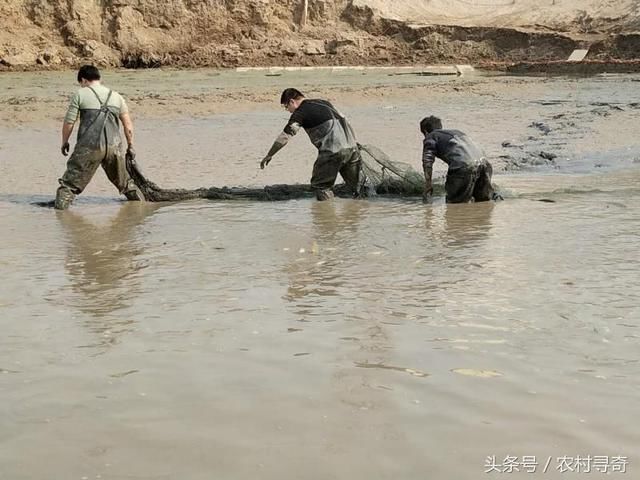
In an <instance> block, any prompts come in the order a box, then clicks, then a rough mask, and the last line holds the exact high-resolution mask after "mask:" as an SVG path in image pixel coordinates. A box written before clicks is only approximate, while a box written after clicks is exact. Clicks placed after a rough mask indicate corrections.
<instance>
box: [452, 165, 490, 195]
mask: <svg viewBox="0 0 640 480" xmlns="http://www.w3.org/2000/svg"><path fill="white" fill-rule="evenodd" d="M492 175H493V167H492V166H491V164H490V163H489V162H487V161H486V160H482V161H481V162H480V163H479V164H478V165H477V166H475V167H472V168H458V169H456V170H454V171H449V172H447V181H446V182H445V184H444V189H445V191H446V193H447V203H467V202H470V201H471V200H474V201H476V202H487V201H489V200H491V199H493V196H494V190H493V187H492V186H491V176H492Z"/></svg>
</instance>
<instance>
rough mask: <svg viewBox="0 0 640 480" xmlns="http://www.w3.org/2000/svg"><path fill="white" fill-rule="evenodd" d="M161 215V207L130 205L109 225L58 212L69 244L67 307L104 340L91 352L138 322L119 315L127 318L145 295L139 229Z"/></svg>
mask: <svg viewBox="0 0 640 480" xmlns="http://www.w3.org/2000/svg"><path fill="white" fill-rule="evenodd" d="M157 210H158V205H152V204H147V203H136V202H129V203H126V204H124V205H122V206H121V207H119V209H118V212H117V214H116V215H115V217H113V218H112V219H110V220H109V221H108V223H106V224H105V225H97V224H95V223H94V222H93V221H92V220H91V219H89V218H88V216H87V215H83V214H81V213H77V212H74V211H73V210H69V211H65V212H56V216H57V219H58V221H59V222H60V225H61V226H62V228H63V230H64V232H65V234H66V236H67V238H68V243H67V253H66V261H65V270H66V273H67V278H68V279H69V281H70V283H71V290H72V295H70V296H69V300H68V301H69V302H70V303H71V304H72V306H73V307H75V308H77V309H78V310H80V311H81V312H82V313H84V314H86V315H88V317H84V318H85V320H84V325H85V327H86V328H87V329H88V330H89V331H91V332H92V333H94V334H97V335H99V336H100V338H99V341H98V342H97V344H96V345H89V346H87V347H96V346H100V347H108V346H109V345H112V344H114V343H116V342H117V337H118V335H120V334H122V333H124V332H127V331H129V330H130V329H131V325H132V323H133V321H134V320H133V319H132V318H130V317H128V316H126V315H122V316H120V315H116V312H118V311H121V312H124V311H125V310H126V309H127V308H128V307H130V306H131V305H132V304H133V302H134V301H135V298H136V296H137V295H138V294H139V293H140V290H141V286H142V276H141V274H140V272H141V270H142V269H144V268H145V264H144V263H143V262H142V261H140V260H139V259H138V258H137V257H139V256H140V255H141V254H142V253H143V252H144V246H143V245H142V243H141V241H140V237H139V235H138V230H139V228H138V227H139V226H140V225H142V224H143V223H144V221H145V220H146V219H147V218H148V217H149V216H151V215H153V214H154V213H155V212H156V211H157Z"/></svg>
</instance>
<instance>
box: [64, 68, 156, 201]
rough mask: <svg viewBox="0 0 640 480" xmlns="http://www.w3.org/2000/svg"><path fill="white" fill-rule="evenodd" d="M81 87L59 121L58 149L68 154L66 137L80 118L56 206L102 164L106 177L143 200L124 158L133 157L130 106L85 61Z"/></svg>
mask: <svg viewBox="0 0 640 480" xmlns="http://www.w3.org/2000/svg"><path fill="white" fill-rule="evenodd" d="M78 83H79V84H80V85H81V87H82V88H80V89H79V90H78V91H77V92H76V93H75V94H74V95H73V97H71V102H70V104H69V108H68V110H67V114H66V116H65V118H64V122H63V124H62V147H61V149H60V150H61V152H62V155H64V156H65V157H66V156H67V155H68V154H69V137H70V136H71V133H72V132H73V128H74V126H75V124H76V122H77V120H78V119H79V120H80V124H79V126H78V137H77V141H76V145H75V148H74V150H73V153H72V154H71V157H70V158H69V161H68V162H67V169H66V171H65V172H64V175H63V176H62V178H60V180H59V182H60V187H59V188H58V191H57V192H56V200H55V208H57V209H58V210H65V209H67V208H69V205H71V202H73V199H74V198H75V196H76V195H79V194H80V193H82V191H83V190H84V189H85V187H86V186H87V185H88V183H89V181H91V178H93V175H94V174H95V173H96V170H97V169H98V166H100V165H102V168H103V169H104V171H105V173H106V174H107V177H108V178H109V181H111V183H113V185H115V187H116V188H117V189H118V191H119V192H120V193H122V194H124V195H125V196H126V197H127V199H129V200H144V197H143V195H142V193H141V192H140V190H139V189H138V188H137V187H136V185H135V184H134V182H133V180H132V179H131V177H130V176H129V174H128V172H127V169H126V164H125V159H126V160H130V161H133V160H134V159H135V155H136V154H135V150H134V149H133V123H132V122H131V117H130V116H129V109H128V108H127V104H126V103H125V101H124V99H123V98H122V97H121V96H120V94H119V93H117V92H114V91H113V90H110V89H109V88H107V87H105V86H103V85H101V84H100V71H99V70H98V69H97V68H96V67H94V66H93V65H84V66H83V67H81V68H80V70H79V71H78ZM120 122H122V126H123V127H124V134H125V137H126V139H127V145H128V146H127V151H126V154H125V155H124V156H123V154H122V138H121V136H120Z"/></svg>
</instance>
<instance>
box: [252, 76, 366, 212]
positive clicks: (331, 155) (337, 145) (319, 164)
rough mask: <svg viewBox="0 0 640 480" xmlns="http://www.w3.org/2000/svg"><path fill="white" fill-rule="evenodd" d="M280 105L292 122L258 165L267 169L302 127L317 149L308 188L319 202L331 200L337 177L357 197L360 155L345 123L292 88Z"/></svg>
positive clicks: (331, 110) (323, 102)
mask: <svg viewBox="0 0 640 480" xmlns="http://www.w3.org/2000/svg"><path fill="white" fill-rule="evenodd" d="M280 103H281V104H282V106H283V107H284V108H285V109H286V110H287V111H288V112H290V113H291V118H290V119H289V121H288V122H287V125H286V126H285V127H284V131H283V132H282V133H281V134H280V135H278V138H276V141H275V142H274V143H273V146H272V147H271V149H270V150H269V153H267V156H266V157H264V159H263V160H262V162H260V168H264V167H266V166H267V165H268V164H269V162H270V161H271V159H272V158H273V156H274V155H275V154H276V153H277V152H278V151H280V149H282V147H284V146H285V145H286V144H287V143H289V140H291V138H292V137H293V136H294V135H295V134H296V133H298V131H299V130H300V128H301V127H302V128H304V130H305V131H306V132H307V134H308V135H309V139H310V140H311V143H313V145H314V146H315V147H316V148H317V149H318V158H317V159H316V162H315V163H314V165H313V174H312V175H311V186H312V187H313V188H314V189H315V191H316V197H317V198H318V200H328V199H330V198H333V191H332V190H331V187H333V185H334V183H335V181H336V178H337V176H338V173H340V175H341V176H342V178H343V179H344V181H345V182H346V183H347V185H349V187H350V188H351V189H352V191H353V195H354V197H355V196H358V195H360V192H361V190H362V185H363V181H364V176H363V175H361V171H360V165H361V159H360V151H359V150H358V144H357V143H356V138H355V135H354V133H353V130H352V129H351V125H349V122H347V119H346V118H345V117H344V116H343V115H341V114H340V113H339V112H338V111H337V110H336V109H335V108H334V107H333V105H331V103H329V102H327V101H326V100H311V99H306V98H305V97H304V95H303V94H302V93H301V92H300V91H298V90H296V89H295V88H287V89H286V90H285V91H284V92H282V96H281V97H280Z"/></svg>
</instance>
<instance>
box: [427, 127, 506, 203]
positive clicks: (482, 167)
mask: <svg viewBox="0 0 640 480" xmlns="http://www.w3.org/2000/svg"><path fill="white" fill-rule="evenodd" d="M420 131H421V132H422V133H423V135H424V142H423V151H422V168H423V170H424V179H425V186H424V200H425V201H426V202H429V201H430V200H431V195H432V193H433V186H432V182H431V177H432V174H433V163H434V162H435V159H436V157H437V158H440V159H441V160H442V161H444V162H445V163H446V164H447V165H448V166H449V169H448V170H447V180H446V182H445V186H444V188H445V191H446V194H447V197H446V200H447V203H467V202H470V201H471V200H474V201H476V202H486V201H488V200H496V199H499V198H502V197H500V195H498V194H496V193H495V192H494V190H493V187H492V186H491V175H492V174H493V168H492V167H491V164H490V163H489V162H487V160H486V159H485V158H484V154H483V153H482V150H480V148H479V147H478V146H477V145H476V144H475V143H473V141H472V140H471V138H469V137H468V136H467V135H466V134H464V133H462V132H461V131H459V130H444V129H443V128H442V121H441V120H440V119H439V118H438V117H434V116H430V117H426V118H423V119H422V121H421V122H420Z"/></svg>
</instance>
